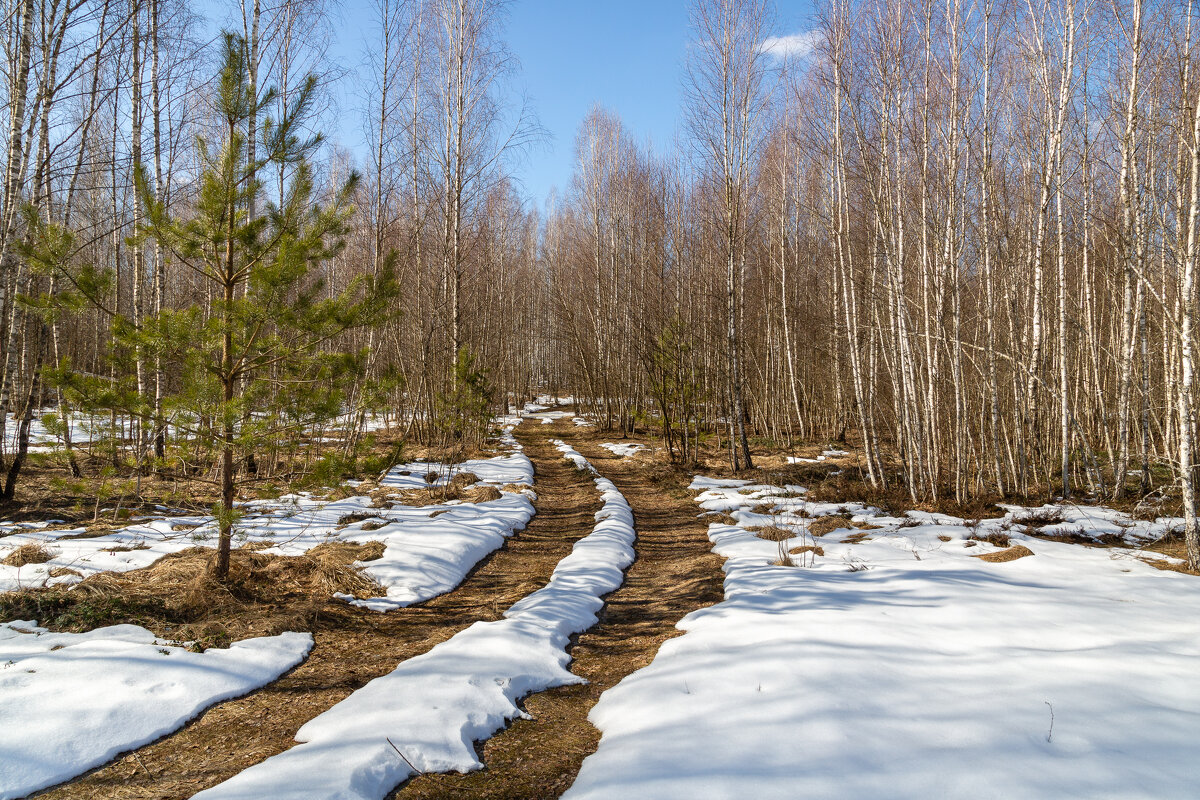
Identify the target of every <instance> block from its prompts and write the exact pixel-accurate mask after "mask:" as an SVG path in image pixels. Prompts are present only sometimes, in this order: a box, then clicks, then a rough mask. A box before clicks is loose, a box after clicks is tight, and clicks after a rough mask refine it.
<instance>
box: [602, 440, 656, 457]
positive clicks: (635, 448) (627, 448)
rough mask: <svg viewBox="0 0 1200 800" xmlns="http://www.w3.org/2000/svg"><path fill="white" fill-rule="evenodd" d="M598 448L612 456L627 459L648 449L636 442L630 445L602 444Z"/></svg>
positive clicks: (617, 443)
mask: <svg viewBox="0 0 1200 800" xmlns="http://www.w3.org/2000/svg"><path fill="white" fill-rule="evenodd" d="M600 446H601V447H603V448H604V449H605V450H607V451H609V452H610V453H612V454H613V455H615V456H620V457H621V458H628V457H629V456H635V455H637V454H638V453H640V452H641V451H643V450H646V449H648V448H647V447H646V445H644V444H637V443H636V442H631V443H627V444H621V443H619V442H604V443H603V444H601V445H600Z"/></svg>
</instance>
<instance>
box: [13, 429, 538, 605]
mask: <svg viewBox="0 0 1200 800" xmlns="http://www.w3.org/2000/svg"><path fill="white" fill-rule="evenodd" d="M431 472H433V473H436V474H437V475H438V478H437V480H436V481H435V482H434V484H432V485H444V484H445V483H447V482H448V481H449V480H450V479H451V478H452V477H453V476H454V475H456V474H458V473H460V472H471V473H473V474H475V475H477V476H478V477H479V478H480V479H481V483H485V484H490V485H493V486H497V487H499V486H506V485H509V484H515V485H517V486H528V485H529V484H532V483H533V464H532V462H530V460H529V459H528V457H526V456H525V455H524V454H523V453H519V452H518V453H512V454H509V455H505V456H499V457H496V458H490V459H478V460H474V461H466V462H463V463H461V464H453V465H451V464H439V463H426V462H421V463H412V464H403V465H400V466H397V467H394V468H393V469H392V470H390V471H389V472H388V473H387V475H386V476H385V477H384V478H383V480H381V481H380V485H381V486H382V487H383V488H384V489H390V490H397V491H398V490H402V489H409V488H416V487H425V486H428V485H431V484H429V483H427V482H426V480H425V477H424V476H425V475H426V474H428V473H431ZM532 495H533V492H532V491H531V490H529V489H523V490H521V491H505V492H502V494H501V497H500V499H498V500H490V501H487V502H482V503H461V502H458V501H449V502H447V503H440V504H436V505H430V506H423V507H410V506H405V505H403V504H401V503H398V502H389V503H387V504H386V507H384V508H376V507H374V501H373V500H372V498H370V497H366V496H357V497H349V498H345V499H343V500H335V501H328V500H320V499H316V498H313V497H312V496H311V495H308V494H294V495H285V496H283V497H281V498H279V499H278V500H269V501H252V502H248V503H244V504H242V508H243V510H244V512H245V513H246V516H245V517H243V518H242V519H241V520H240V521H239V522H238V524H237V527H236V528H235V534H234V536H235V542H234V544H235V546H241V545H244V544H249V543H254V544H269V545H271V547H269V548H268V549H266V550H264V552H266V553H268V554H271V555H281V556H296V555H302V554H304V553H306V552H308V551H309V550H311V549H312V548H314V547H316V546H318V545H321V544H324V543H326V542H349V543H353V544H364V543H367V542H375V541H378V542H382V543H383V544H384V546H385V550H384V554H383V557H382V558H380V559H377V560H374V561H370V562H366V563H365V564H360V565H359V566H360V567H362V569H363V571H364V572H365V573H366V574H367V575H368V576H370V577H371V578H373V579H375V580H376V581H378V582H379V583H380V584H382V585H383V586H384V587H385V588H386V589H387V593H386V595H385V596H383V597H378V598H369V599H362V600H358V599H353V598H347V599H350V600H351V602H354V603H355V604H357V605H361V606H363V607H366V608H371V609H373V610H376V611H386V610H390V609H394V608H401V607H404V606H408V605H411V604H413V603H417V602H421V601H424V600H428V599H429V598H431V597H435V596H437V595H439V594H442V593H444V592H447V591H449V590H450V589H453V588H454V587H455V586H457V585H458V584H459V583H461V582H462V579H463V578H464V577H465V576H466V574H467V573H468V572H469V571H470V570H471V568H472V567H473V566H474V565H475V564H476V563H478V562H479V560H480V559H482V558H484V557H485V556H486V555H488V554H489V553H491V552H492V551H494V550H495V549H496V548H498V547H499V546H500V545H502V544H503V543H504V540H505V539H506V538H507V537H509V536H511V535H512V534H513V533H514V532H515V531H518V530H521V529H523V528H524V527H525V525H526V524H528V522H529V519H530V518H531V517H532V516H533V513H534V512H533V504H532V502H530V498H531V496H532ZM347 517H365V519H360V520H359V521H357V522H354V523H352V524H342V520H343V519H345V518H347ZM369 528H370V529H369ZM81 533H85V530H84V529H83V528H72V529H68V530H44V529H27V530H24V531H22V532H20V533H14V534H12V535H9V536H6V537H4V538H2V539H0V559H3V558H4V557H5V556H7V555H8V554H9V553H11V552H12V551H13V550H15V549H16V548H17V547H20V546H21V545H24V544H40V545H42V546H43V547H46V548H47V549H49V550H50V552H51V553H52V554H53V558H52V559H51V560H49V561H47V562H46V563H43V564H27V565H25V566H23V567H11V566H6V565H0V591H13V590H17V589H22V588H29V587H37V586H53V585H56V584H71V583H77V582H79V581H81V580H83V579H84V578H85V577H87V576H89V575H93V574H95V573H97V572H125V571H129V570H134V569H139V568H142V567H148V566H150V565H151V564H153V563H154V562H156V561H158V560H159V559H160V558H162V557H163V556H166V555H168V554H170V553H176V552H180V551H182V550H186V549H188V548H190V547H195V546H206V547H215V546H216V544H217V528H216V522H215V520H214V519H213V518H212V517H210V516H195V515H187V514H178V515H172V514H164V515H162V516H160V517H156V518H149V519H146V520H140V521H137V522H135V523H134V524H132V525H130V526H128V527H125V528H123V529H120V530H118V531H115V532H113V533H110V534H106V535H104V536H98V537H90V538H70V537H72V536H74V535H77V534H81ZM62 570H72V572H69V573H64V572H62ZM52 571H56V572H58V573H59V574H58V575H57V576H52V575H51V572H52Z"/></svg>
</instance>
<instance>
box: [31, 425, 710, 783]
mask: <svg viewBox="0 0 1200 800" xmlns="http://www.w3.org/2000/svg"><path fill="white" fill-rule="evenodd" d="M515 435H516V437H517V439H518V441H519V442H520V443H521V444H522V445H523V447H524V452H525V454H526V455H527V456H529V458H530V459H531V460H532V461H533V463H534V468H535V490H536V493H537V500H536V501H535V502H534V506H535V509H536V512H537V513H536V515H535V516H534V517H533V519H532V521H531V522H530V524H529V525H528V527H526V528H525V529H524V530H523V531H521V532H520V533H519V534H517V535H516V536H514V537H512V538H511V539H509V540H507V542H506V543H505V544H504V546H503V547H502V548H500V549H499V550H497V551H495V552H494V553H493V554H492V555H491V556H489V557H487V558H486V559H485V560H484V561H483V562H481V563H480V564H479V565H477V566H476V568H475V569H474V570H473V571H472V572H471V573H470V575H469V576H468V578H467V579H466V580H465V581H464V582H463V583H462V584H461V585H460V586H458V588H456V589H454V590H453V591H450V592H448V593H446V594H443V595H441V596H439V597H436V598H434V599H432V600H429V601H427V602H425V603H421V604H418V605H414V606H411V607H409V608H402V609H396V610H393V611H390V612H388V613H385V614H379V613H376V612H372V611H367V610H363V609H358V608H353V607H350V606H347V605H346V604H345V603H344V602H341V601H338V600H334V599H330V598H324V599H321V598H317V597H313V596H304V595H298V594H295V593H292V594H280V595H279V596H275V597H266V598H264V597H256V598H254V602H238V603H229V604H225V607H224V608H215V609H214V610H213V611H212V612H210V613H209V614H208V615H207V621H208V622H209V623H210V624H219V623H220V622H221V615H222V613H225V614H227V615H228V617H229V618H228V619H227V620H226V622H227V623H228V624H229V626H230V627H231V628H234V629H235V630H236V634H235V637H236V635H244V634H248V633H259V634H261V633H269V632H273V630H274V629H275V628H278V627H279V626H280V625H284V626H287V624H288V623H289V622H292V623H294V626H296V627H299V629H304V630H311V631H312V633H313V635H314V638H315V645H314V647H313V649H312V652H311V654H310V656H309V657H308V659H307V660H306V661H305V662H304V663H303V664H301V665H300V666H298V667H296V668H295V669H294V670H292V671H291V672H289V673H288V674H286V675H285V676H283V677H282V678H280V679H279V680H277V681H275V682H274V683H271V684H270V685H268V686H266V687H264V688H263V689H261V690H259V691H255V692H253V693H251V694H249V695H247V696H245V697H242V698H239V699H235V700H230V701H227V702H224V703H220V704H217V705H215V706H213V707H212V708H209V709H208V710H207V711H205V712H204V713H203V714H201V715H200V716H199V717H198V718H197V719H195V720H193V721H192V722H191V723H189V724H188V725H187V726H185V727H183V728H182V729H180V730H178V731H176V732H174V733H172V734H170V735H168V736H165V737H163V738H162V739H160V740H158V741H156V742H154V743H152V744H149V745H146V746H144V747H141V748H138V749H136V750H134V751H132V752H130V753H126V754H123V755H122V756H121V757H119V758H117V759H116V760H114V761H112V762H110V763H109V764H107V765H105V766H103V767H100V768H98V769H96V770H93V771H91V772H89V773H87V774H85V775H83V776H80V777H79V778H77V779H74V780H72V781H70V782H68V783H66V784H62V785H60V786H58V787H54V788H52V789H48V790H45V791H43V792H40V793H38V794H37V795H36V796H38V797H47V798H59V797H61V798H110V797H111V798H185V797H190V796H191V795H192V794H194V793H196V792H198V791H200V790H202V789H204V788H207V787H210V786H213V785H215V784H217V783H220V782H221V781H222V780H225V779H227V778H229V777H230V776H232V775H234V774H236V773H237V772H239V771H241V770H243V769H245V768H246V767H248V766H250V765H252V764H254V763H257V762H259V761H262V760H264V759H265V758H268V757H270V756H272V755H274V754H276V753H278V752H281V751H283V750H285V749H287V748H288V747H289V746H290V745H291V744H292V737H293V736H294V734H295V732H296V730H297V729H298V728H299V727H300V725H302V724H303V723H304V722H306V721H308V720H309V719H311V718H313V717H315V716H317V715H318V714H319V713H321V712H322V711H325V710H326V709H328V708H330V707H331V706H333V705H334V704H336V703H337V702H339V701H340V700H342V699H343V698H345V697H347V696H348V695H349V694H351V693H352V692H353V691H354V690H356V689H358V688H360V687H361V686H363V685H365V684H366V683H367V682H368V681H370V680H372V679H374V678H376V677H379V676H380V675H383V674H386V673H387V672H389V671H390V670H392V669H393V668H394V667H395V665H396V664H397V663H399V662H402V661H404V660H406V659H409V658H412V657H414V656H416V655H419V654H422V653H425V652H428V651H429V650H430V649H431V648H433V647H434V646H435V645H436V644H438V643H440V642H443V641H445V640H447V639H449V638H450V637H451V636H452V635H454V634H455V633H456V632H458V631H461V630H463V629H464V628H466V627H468V626H469V625H470V624H472V623H474V622H476V621H479V620H494V619H498V618H499V617H500V615H501V614H502V612H503V611H504V610H505V609H506V608H508V607H509V606H510V605H512V603H514V602H515V601H516V600H518V599H520V598H521V597H524V596H526V595H528V594H529V593H530V592H532V591H533V590H535V589H537V588H538V587H540V586H542V585H543V584H545V582H546V581H547V579H548V578H549V575H550V572H551V570H553V568H554V566H555V564H556V563H557V562H558V560H559V559H561V558H562V557H563V556H564V555H565V554H566V553H567V552H569V551H570V548H571V545H572V544H573V543H574V542H575V541H577V540H578V539H580V538H581V537H583V536H584V535H586V534H587V533H588V531H589V530H590V528H591V525H592V514H593V512H594V511H595V510H596V508H598V502H597V498H596V496H595V492H594V490H593V489H592V487H591V486H590V481H589V480H588V479H587V477H586V476H585V475H581V474H580V473H579V472H578V471H577V470H576V469H574V468H573V467H572V466H571V464H570V463H569V462H567V461H565V460H564V459H563V458H562V457H561V455H560V454H559V453H558V452H556V451H555V450H554V448H553V447H551V446H550V445H549V442H550V440H552V439H561V440H564V441H566V442H568V443H570V444H572V445H574V446H576V447H578V448H579V450H580V452H582V453H583V454H584V455H586V457H587V458H588V459H589V460H591V461H592V463H593V464H594V465H595V466H596V468H597V469H598V471H599V472H600V474H602V475H605V476H606V477H609V478H610V479H611V480H612V481H613V482H614V483H615V484H616V485H617V486H618V488H619V489H620V490H621V492H622V493H623V494H624V495H625V497H626V498H627V500H628V502H629V503H630V505H631V506H632V508H633V511H634V515H635V519H636V522H637V532H638V540H637V543H636V545H635V548H636V552H637V559H636V561H635V562H634V564H633V565H632V566H631V567H630V568H629V570H628V572H627V576H626V581H625V584H624V585H623V586H622V587H621V588H620V589H619V590H617V591H616V592H615V593H613V594H611V595H609V596H608V597H607V598H606V605H605V608H604V610H603V611H602V612H601V613H600V623H599V624H597V625H596V626H594V627H592V628H591V629H590V630H588V631H587V632H586V633H584V634H583V635H581V636H579V637H577V639H576V641H575V643H574V645H573V647H572V648H571V656H572V658H573V662H572V671H573V672H575V673H576V674H577V675H580V676H581V677H583V678H585V679H586V680H587V681H588V683H586V684H580V685H576V686H568V687H561V688H558V689H552V690H550V691H547V692H542V693H538V694H535V695H533V696H531V697H529V698H527V700H526V701H525V702H524V704H523V706H524V708H525V709H526V710H527V711H528V713H529V714H530V719H520V720H517V721H516V722H515V723H514V724H513V725H511V726H510V727H509V728H508V729H507V730H506V731H504V732H502V733H501V734H499V735H498V736H496V737H493V738H492V739H490V740H489V741H487V742H486V743H483V744H481V745H480V746H479V748H480V750H481V752H482V758H483V761H484V763H486V765H487V769H486V770H484V771H481V772H477V773H469V774H466V775H456V774H449V775H438V774H431V775H425V776H422V777H420V778H417V779H415V780H412V781H409V782H408V783H407V784H405V785H404V786H403V787H401V788H400V789H399V790H397V793H396V794H395V796H398V797H429V798H434V797H484V796H486V797H510V798H530V797H549V796H557V795H558V794H560V793H561V792H563V791H565V790H566V788H567V787H569V786H570V784H571V781H572V780H573V779H574V775H575V773H576V772H577V771H578V769H579V765H580V763H581V762H582V760H583V758H584V757H585V756H586V755H588V754H589V753H591V752H592V751H594V750H595V747H596V743H597V740H598V738H599V735H598V732H597V731H596V729H595V728H593V727H592V726H591V725H589V724H588V723H587V713H588V711H589V710H590V709H591V707H592V706H593V705H594V704H595V702H596V700H597V698H598V697H599V695H600V693H601V692H603V691H604V690H605V689H607V688H609V687H611V686H613V685H615V684H616V683H617V682H618V681H619V680H620V679H621V678H623V677H624V676H626V675H627V674H629V673H630V672H633V671H634V670H636V669H639V668H641V667H644V666H645V665H646V664H648V663H649V662H650V661H651V660H652V659H653V657H654V654H655V652H656V651H657V649H658V647H659V645H660V644H661V643H662V642H663V641H664V640H665V639H667V638H669V637H671V636H674V635H678V631H677V630H676V629H675V623H677V622H678V621H679V620H680V619H681V618H682V617H684V616H685V615H686V614H688V613H689V612H691V611H693V610H695V609H697V608H700V607H702V606H705V605H709V604H711V603H715V602H718V601H719V600H720V599H721V571H720V564H721V559H720V558H719V557H717V556H715V555H713V553H712V552H711V550H710V546H709V543H708V541H707V539H706V537H705V527H704V525H703V524H701V523H700V522H699V521H698V520H697V519H696V513H695V511H694V507H693V503H692V500H691V493H690V492H688V491H686V484H687V481H688V476H687V475H686V474H685V473H683V472H679V473H675V472H673V471H669V470H668V471H663V470H651V469H650V468H649V467H648V466H647V464H646V463H645V462H643V461H633V460H630V459H622V458H620V457H617V456H615V455H614V454H613V453H611V452H609V451H607V450H604V449H601V448H599V447H598V446H597V445H596V443H597V442H600V441H604V440H606V437H603V436H601V435H599V434H596V433H594V432H593V431H592V430H591V429H590V428H581V427H577V426H575V425H573V424H572V420H571V419H570V418H565V419H560V420H556V421H554V422H553V423H552V424H536V422H535V421H530V422H528V423H526V424H524V425H522V426H519V427H518V428H517V429H516V431H515ZM651 473H653V475H651ZM39 505H40V510H41V511H42V512H43V513H53V512H52V509H47V508H46V507H45V505H44V504H39ZM176 558H178V557H175V556H169V557H168V558H166V559H163V560H162V561H159V562H157V563H156V564H155V565H153V566H151V567H148V568H146V569H145V570H141V571H135V572H131V573H126V574H125V575H124V576H123V579H124V580H126V581H128V583H129V584H130V585H136V584H137V583H138V582H139V580H143V581H145V580H146V579H147V578H150V576H151V575H153V573H155V572H156V571H162V570H163V569H164V566H168V565H170V564H171V562H172V561H173V560H175V559H176ZM236 558H237V551H235V572H236V566H237V564H236ZM141 572H144V573H146V578H142V576H141V575H140V573H141ZM151 580H152V579H151ZM157 582H159V583H161V580H159V581H157ZM179 588H180V590H183V589H184V588H186V587H179ZM244 599H245V598H243V600H244ZM134 605H136V604H132V603H131V606H134ZM138 612H139V613H138V614H137V616H136V618H135V619H129V620H124V619H121V618H120V617H119V613H120V612H119V611H118V612H117V618H113V619H106V620H103V621H104V622H106V623H115V622H122V621H131V622H137V624H140V625H144V626H146V627H147V628H149V629H150V630H152V631H154V632H156V633H159V634H160V635H167V634H170V633H172V632H173V630H174V629H173V627H172V623H174V622H176V620H174V619H159V620H156V619H154V617H153V612H152V610H151V609H147V608H145V607H144V606H139V607H138ZM235 637H231V638H235Z"/></svg>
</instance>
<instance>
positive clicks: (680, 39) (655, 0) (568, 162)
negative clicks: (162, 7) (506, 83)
mask: <svg viewBox="0 0 1200 800" xmlns="http://www.w3.org/2000/svg"><path fill="white" fill-rule="evenodd" d="M226 3H228V5H226ZM776 3H777V18H778V24H777V30H776V31H775V33H776V34H777V35H781V36H782V35H789V34H795V33H799V32H802V31H806V30H808V29H809V28H810V27H811V25H812V23H811V20H810V15H811V13H812V4H811V0H776ZM200 5H201V7H205V6H207V8H205V12H207V13H206V15H207V16H208V17H209V19H210V20H211V21H213V22H214V23H216V24H217V25H220V24H222V23H226V22H227V21H226V19H224V17H225V16H226V14H229V13H234V14H236V13H237V11H236V8H237V7H236V3H235V2H230V0H224V2H222V0H201V2H200ZM688 7H689V3H688V2H687V0H512V2H511V6H510V15H509V20H508V25H507V30H506V32H505V38H506V40H507V41H508V44H509V48H510V50H511V51H512V53H513V54H514V55H515V56H516V57H517V59H518V60H519V61H520V72H519V74H518V75H517V76H516V81H515V83H516V86H517V87H518V88H521V89H523V90H524V91H525V92H526V93H527V95H528V96H529V98H530V100H531V101H532V105H533V108H534V110H535V112H536V114H537V116H538V119H539V120H540V122H541V124H542V126H543V127H544V128H545V129H546V131H547V132H548V133H549V138H548V140H547V141H546V142H545V144H544V145H542V146H541V147H537V148H535V149H534V150H533V151H531V152H530V153H529V154H528V156H527V158H525V159H524V162H523V163H521V164H519V165H517V169H516V177H517V178H518V179H519V180H520V181H521V183H522V184H523V185H524V187H525V191H526V193H527V194H528V195H529V197H530V199H531V201H532V202H533V203H535V204H536V205H538V206H540V205H541V204H542V203H543V202H544V201H545V199H546V197H547V196H548V194H549V192H550V191H551V189H552V188H554V187H558V189H559V190H563V189H565V188H566V187H567V186H568V185H569V183H570V179H571V173H572V168H573V161H574V143H575V134H576V132H577V130H578V128H579V124H580V122H582V120H583V118H584V116H585V115H586V114H587V112H588V110H589V109H590V108H591V107H592V105H593V104H594V103H600V104H601V105H603V106H604V107H606V108H608V109H610V110H612V111H615V112H616V113H617V114H618V115H619V116H620V117H621V119H622V121H623V122H624V123H625V125H626V126H627V128H628V129H629V130H630V131H631V132H632V133H633V135H634V136H635V137H636V138H638V139H639V140H641V141H643V142H649V143H652V144H653V145H654V147H656V148H658V149H661V150H666V149H669V148H670V147H671V146H672V143H673V142H674V140H675V137H676V131H677V129H678V122H679V119H680V116H681V115H680V103H681V99H680V87H681V83H680V79H681V74H682V68H683V61H684V55H685V52H686V47H687V42H688V40H689V38H690V31H689V26H688ZM218 9H219V10H218ZM205 12H202V13H205ZM338 16H339V17H340V19H338V21H337V30H336V31H335V32H334V35H335V42H334V46H333V52H332V53H331V55H332V56H333V58H334V59H336V60H338V61H340V62H342V66H344V67H346V68H349V69H351V70H354V69H357V68H360V67H361V65H362V62H363V47H364V45H365V43H366V42H367V41H370V40H371V39H372V33H371V25H372V20H373V17H374V14H373V11H372V4H371V2H370V0H345V2H344V4H343V5H342V7H341V9H340V14H338ZM352 82H353V79H351V80H350V81H348V83H352ZM360 102H361V101H360V100H359V99H358V96H357V92H356V91H354V90H353V89H351V90H349V92H348V93H346V94H345V95H344V96H343V97H342V98H341V101H340V105H341V106H342V107H341V108H340V109H339V112H340V113H339V114H338V118H339V119H341V120H343V121H344V124H343V126H342V130H340V131H327V134H328V135H329V136H330V138H332V139H336V140H338V141H339V142H340V143H341V144H343V145H344V146H346V147H348V148H350V149H351V150H354V151H356V152H361V151H363V147H362V142H361V125H360V123H361V119H362V117H361V113H360V112H359V110H358V108H357V106H358V105H359V104H360Z"/></svg>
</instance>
